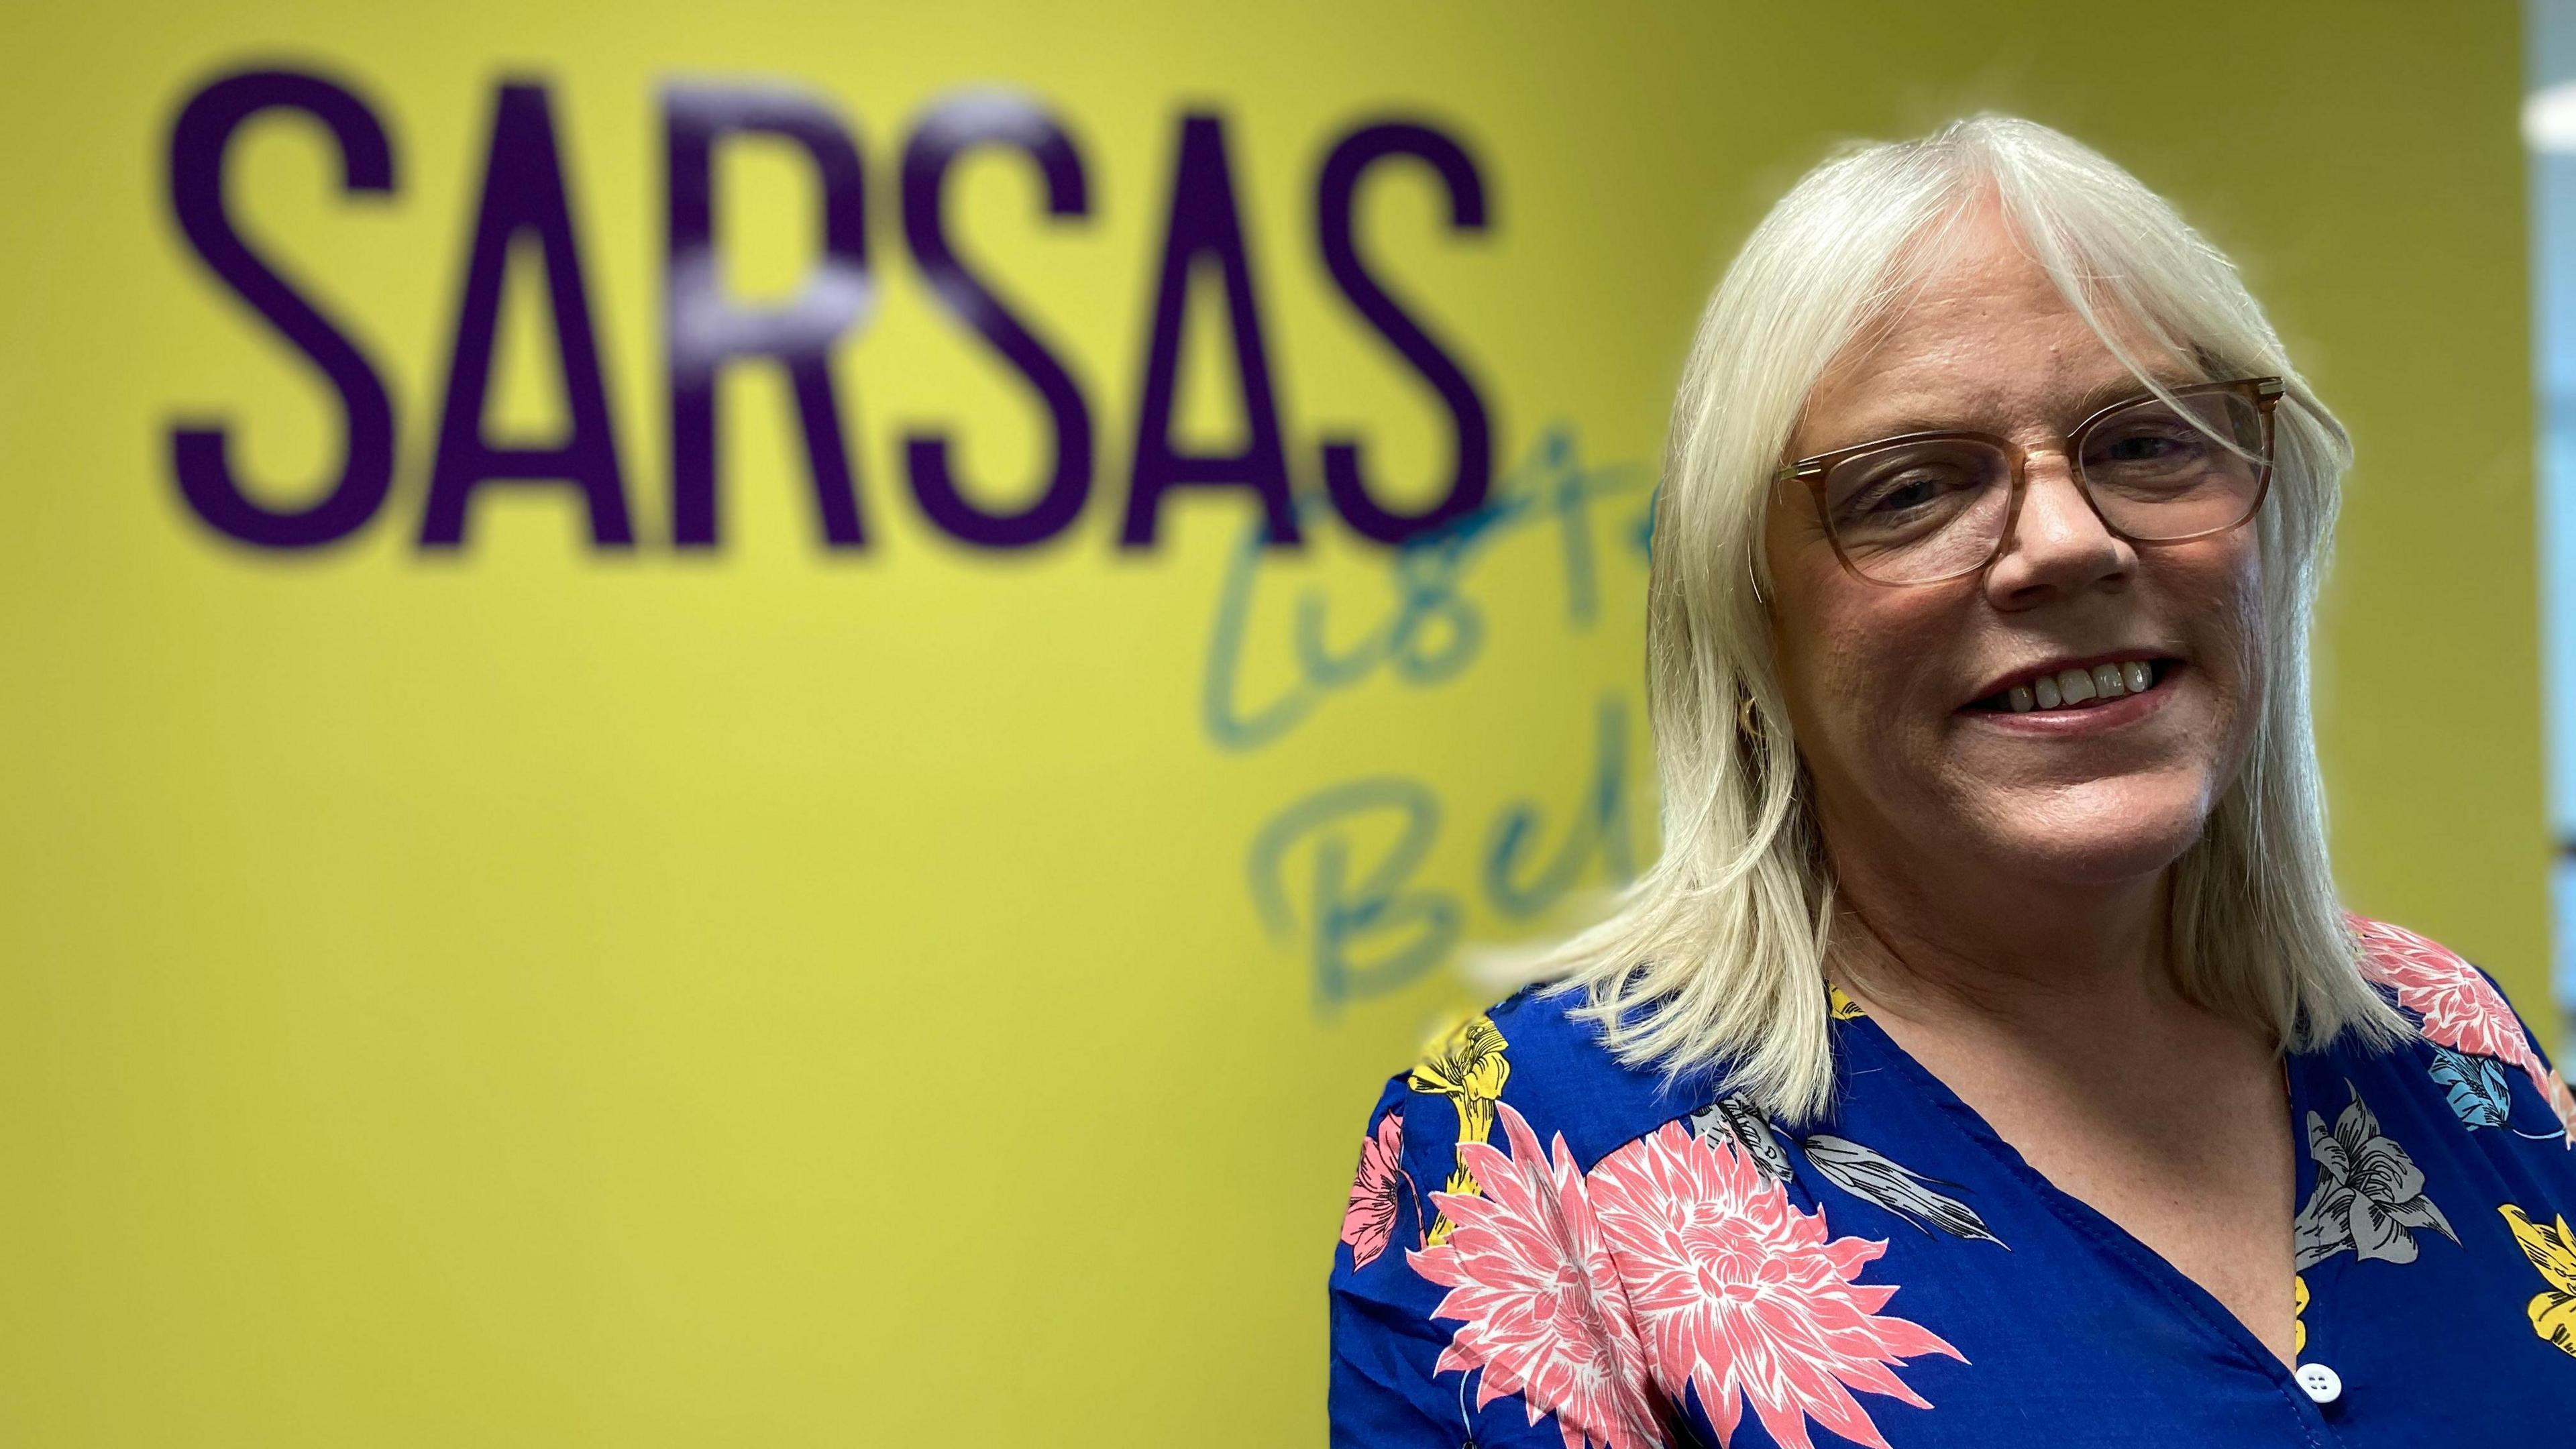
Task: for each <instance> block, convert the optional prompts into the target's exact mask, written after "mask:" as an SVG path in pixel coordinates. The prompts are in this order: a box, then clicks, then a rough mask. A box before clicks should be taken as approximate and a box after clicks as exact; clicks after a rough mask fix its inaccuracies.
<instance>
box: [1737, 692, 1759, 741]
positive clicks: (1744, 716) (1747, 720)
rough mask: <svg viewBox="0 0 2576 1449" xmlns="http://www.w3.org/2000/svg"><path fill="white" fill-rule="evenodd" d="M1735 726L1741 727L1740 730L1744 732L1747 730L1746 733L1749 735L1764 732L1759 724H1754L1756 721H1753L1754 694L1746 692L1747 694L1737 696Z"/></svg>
mask: <svg viewBox="0 0 2576 1449" xmlns="http://www.w3.org/2000/svg"><path fill="white" fill-rule="evenodd" d="M1735 727H1736V728H1737V729H1740V730H1742V731H1744V732H1745V733H1746V734H1748V735H1754V734H1760V733H1761V732H1762V731H1761V729H1760V728H1759V727H1758V726H1756V725H1755V724H1754V722H1753V696H1752V695H1749V694H1745V695H1738V696H1737V697H1736V701H1735Z"/></svg>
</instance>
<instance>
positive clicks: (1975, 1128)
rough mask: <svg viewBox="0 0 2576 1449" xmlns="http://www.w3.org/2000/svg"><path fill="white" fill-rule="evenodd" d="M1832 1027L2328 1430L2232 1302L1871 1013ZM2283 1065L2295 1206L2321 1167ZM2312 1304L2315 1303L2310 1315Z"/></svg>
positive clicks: (2298, 1091)
mask: <svg viewBox="0 0 2576 1449" xmlns="http://www.w3.org/2000/svg"><path fill="white" fill-rule="evenodd" d="M1834 1024H1835V1025H1836V1026H1838V1027H1841V1028H1843V1029H1844V1030H1845V1031H1847V1032H1854V1033H1857V1034H1858V1035H1859V1037H1860V1039H1861V1040H1862V1041H1864V1042H1866V1043H1868V1044H1869V1046H1870V1047H1871V1048H1872V1049H1873V1050H1875V1051H1876V1052H1877V1053H1879V1055H1880V1056H1881V1057H1882V1058H1884V1060H1885V1061H1886V1063H1887V1064H1888V1066H1889V1067H1890V1068H1891V1069H1892V1070H1893V1071H1895V1072H1896V1074H1897V1075H1898V1076H1899V1077H1901V1078H1902V1079H1904V1080H1905V1081H1906V1083H1907V1084H1908V1085H1910V1086H1911V1087H1912V1088H1913V1089H1914V1090H1915V1091H1916V1092H1918V1093H1920V1094H1921V1095H1922V1097H1923V1099H1924V1100H1926V1101H1929V1102H1931V1103H1933V1104H1934V1105H1936V1106H1938V1107H1939V1108H1940V1109H1941V1115H1942V1116H1943V1117H1944V1118H1945V1119H1946V1120H1948V1122H1949V1123H1950V1125H1951V1126H1952V1127H1953V1128H1954V1129H1955V1130H1957V1131H1958V1133H1959V1135H1960V1136H1962V1137H1964V1138H1966V1139H1968V1140H1969V1141H1971V1142H1973V1143H1975V1144H1976V1145H1977V1146H1978V1147H1979V1148H1981V1149H1983V1150H1984V1151H1985V1152H1986V1153H1987V1154H1989V1155H1990V1156H1992V1157H1993V1158H1994V1159H1995V1160H1996V1161H1997V1162H1998V1163H2000V1164H2001V1165H2002V1166H2003V1168H2004V1170H2005V1171H2006V1172H2008V1173H2010V1174H2011V1175H2012V1176H2013V1177H2014V1178H2015V1179H2017V1180H2018V1181H2019V1182H2021V1184H2022V1185H2023V1186H2024V1187H2026V1188H2027V1189H2029V1191H2030V1192H2031V1193H2032V1194H2033V1195H2034V1196H2035V1197H2036V1198H2037V1199H2038V1200H2039V1201H2040V1202H2041V1203H2042V1204H2043V1205H2045V1206H2046V1207H2047V1208H2048V1209H2049V1211H2050V1212H2052V1213H2053V1214H2055V1215H2056V1216H2057V1217H2058V1218H2059V1219H2060V1220H2061V1221H2063V1222H2064V1223H2066V1225H2067V1226H2069V1227H2070V1228H2072V1229H2074V1230H2075V1232H2076V1234H2077V1235H2078V1236H2079V1237H2082V1238H2085V1239H2087V1240H2089V1241H2090V1242H2092V1243H2093V1244H2094V1245H2095V1246H2096V1247H2098V1248H2099V1249H2101V1250H2102V1251H2103V1252H2104V1253H2107V1254H2108V1255H2110V1256H2111V1257H2112V1258H2113V1259H2115V1260H2117V1261H2119V1262H2120V1263H2121V1264H2123V1265H2124V1266H2126V1267H2127V1268H2128V1269H2129V1270H2130V1271H2131V1272H2134V1273H2136V1274H2138V1275H2139V1276H2140V1277H2142V1278H2143V1279H2145V1280H2146V1282H2147V1283H2148V1284H2149V1285H2150V1286H2152V1287H2154V1288H2155V1289H2156V1290H2157V1291H2158V1293H2159V1294H2160V1295H2161V1296H2162V1298H2163V1299H2164V1300H2165V1301H2166V1302H2167V1303H2168V1304H2170V1305H2171V1306H2172V1307H2173V1308H2174V1309H2175V1310H2176V1312H2178V1313H2179V1314H2180V1316H2181V1317H2182V1318H2183V1319H2184V1320H2186V1321H2187V1322H2189V1323H2191V1324H2192V1325H2194V1327H2195V1328H2196V1329H2198V1330H2199V1331H2200V1332H2201V1333H2203V1334H2204V1335H2206V1336H2208V1337H2210V1338H2212V1339H2214V1340H2216V1341H2217V1342H2218V1343H2219V1344H2220V1345H2223V1346H2224V1347H2225V1348H2226V1349H2227V1350H2229V1351H2230V1352H2231V1354H2232V1356H2234V1357H2236V1358H2240V1359H2243V1360H2245V1361H2246V1362H2248V1363H2249V1364H2251V1365H2252V1366H2253V1367H2255V1368H2256V1369H2258V1370H2260V1371H2261V1372H2263V1373H2265V1374H2267V1375H2268V1376H2269V1377H2270V1378H2271V1379H2272V1381H2273V1385H2274V1387H2275V1388H2277V1389H2278V1390H2279V1392H2280V1394H2281V1396H2282V1398H2283V1399H2284V1400H2285V1401H2287V1402H2288V1403H2289V1405H2290V1406H2291V1408H2292V1409H2293V1410H2294V1411H2295V1412H2296V1413H2297V1414H2298V1415H2299V1416H2300V1418H2301V1420H2302V1421H2303V1422H2304V1423H2306V1424H2307V1425H2309V1426H2310V1427H2311V1429H2312V1430H2313V1431H2317V1432H2323V1431H2324V1430H2325V1427H2326V1426H2325V1421H2324V1416H2323V1414H2322V1413H2320V1412H2319V1410H2318V1407H2317V1405H2316V1403H2315V1402H2314V1401H2313V1400H2311V1399H2310V1398H2309V1397H2308V1394H2307V1391H2306V1390H2305V1389H2302V1388H2301V1387H2300V1386H2299V1382H2298V1379H2297V1377H2296V1376H2295V1373H2294V1370H2293V1366H2292V1365H2289V1364H2285V1363H2283V1362H2282V1361H2281V1360H2280V1359H2278V1358H2276V1357H2274V1356H2273V1353H2272V1350H2271V1349H2269V1348H2267V1347H2265V1346H2264V1344H2263V1340H2262V1339H2260V1338H2258V1337H2256V1336H2255V1334H2254V1331H2253V1330H2252V1329H2249V1328H2247V1327H2246V1326H2245V1322H2244V1320H2242V1319H2240V1318H2238V1317H2237V1316H2236V1315H2235V1313H2234V1312H2232V1311H2231V1310H2229V1308H2228V1307H2227V1305H2226V1304H2224V1303H2221V1302H2219V1301H2218V1298H2217V1295H2215V1294H2213V1293H2211V1292H2210V1291H2209V1290H2208V1289H2206V1288H2204V1287H2202V1286H2201V1285H2200V1284H2199V1282H2197V1281H2196V1280H2194V1279H2193V1278H2192V1276H2191V1275H2190V1274H2188V1273H2185V1272H2183V1271H2182V1270H2181V1269H2179V1268H2177V1267H2175V1266H2174V1265H2173V1263H2172V1261H2171V1260H2170V1259H2168V1258H2166V1257H2165V1255H2164V1254H2162V1253H2159V1252H2157V1251H2156V1250H2155V1249H2154V1248H2151V1247H2149V1246H2147V1244H2146V1243H2145V1242H2144V1241H2142V1240H2141V1239H2140V1238H2139V1237H2138V1236H2137V1235H2136V1234H2135V1233H2132V1232H2130V1231H2129V1230H2128V1229H2127V1228H2124V1227H2122V1226H2120V1225H2119V1224H2118V1223H2117V1222H2114V1221H2112V1220H2111V1218H2110V1217H2109V1216H2107V1215H2105V1214H2104V1213H2103V1212H2102V1211H2101V1210H2100V1209H2098V1208H2095V1207H2094V1206H2093V1205H2092V1204H2090V1203H2088V1202H2086V1201H2084V1200H2083V1199H2082V1198H2079V1197H2077V1196H2075V1195H2074V1194H2073V1193H2071V1192H2068V1191H2066V1190H2065V1189H2064V1188H2061V1187H2059V1186H2058V1185H2057V1184H2056V1183H2054V1182H2052V1181H2050V1180H2049V1178H2048V1176H2047V1174H2045V1173H2043V1172H2041V1171H2040V1170H2039V1169H2038V1168H2036V1167H2033V1166H2032V1165H2031V1164H2030V1162H2029V1160H2028V1159H2027V1158H2025V1157H2023V1156H2022V1155H2021V1151H2020V1149H2018V1148H2016V1147H2014V1146H2013V1145H2012V1144H2011V1143H2009V1142H2006V1141H2005V1140H2004V1139H2003V1134H2001V1133H1999V1132H1997V1131H1996V1130H1995V1129H1994V1125H1993V1124H1992V1123H1990V1122H1988V1121H1987V1120H1986V1119H1985V1115H1984V1114H1983V1113H1980V1112H1979V1111H1977V1109H1976V1108H1974V1107H1971V1106H1969V1105H1968V1104H1967V1102H1966V1101H1965V1100H1964V1099H1962V1098H1961V1097H1960V1096H1959V1094H1958V1093H1956V1092H1954V1091H1952V1090H1950V1086H1949V1084H1948V1083H1946V1082H1944V1081H1942V1080H1941V1079H1940V1077H1938V1076H1936V1075H1935V1074H1934V1073H1933V1072H1932V1070H1931V1069H1930V1068H1929V1067H1926V1066H1924V1065H1923V1063H1922V1062H1920V1061H1918V1060H1917V1059H1916V1058H1915V1056H1914V1054H1913V1053H1912V1052H1909V1051H1907V1050H1906V1049H1905V1048H1904V1047H1903V1046H1900V1045H1899V1044H1898V1043H1897V1040H1896V1038H1894V1037H1892V1036H1890V1035H1888V1033H1887V1029H1886V1028H1884V1027H1882V1026H1880V1025H1879V1024H1878V1022H1877V1021H1875V1020H1873V1019H1872V1018H1871V1016H1870V1014H1869V1013H1868V1012H1867V1011H1865V1010H1855V1011H1853V1012H1852V1013H1851V1014H1850V1015H1848V1016H1838V1017H1837V1019H1836V1021H1835V1023H1834ZM2282 1060H2283V1080H2284V1084H2285V1086H2286V1091H2285V1092H2284V1094H2283V1095H2284V1103H2283V1105H2284V1109H2285V1117H2286V1121H2285V1122H2284V1124H2283V1125H2284V1130H2286V1131H2287V1132H2288V1133H2289V1134H2290V1157H2291V1163H2292V1193H2291V1199H2290V1200H2291V1202H2292V1203H2293V1204H2297V1203H2300V1202H2304V1201H2306V1200H2307V1197H2308V1195H2309V1193H2310V1192H2312V1191H2313V1190H2314V1187H2315V1164H2314V1163H2313V1162H2311V1161H2310V1160H2309V1155H2308V1152H2307V1150H2306V1139H2305V1134H2304V1127H2303V1124H2304V1123H2305V1122H2306V1121H2307V1112H2308V1091H2307V1084H2306V1083H2305V1082H2304V1081H2302V1080H2301V1078H2302V1076H2303V1074H2302V1073H2301V1072H2299V1071H2298V1070H2297V1061H2298V1058H2297V1057H2295V1056H2292V1055H2289V1054H2286V1053H2285V1054H2284V1056H2283V1059H2282ZM2293 1276H2294V1277H2295V1276H2296V1275H2295V1274H2293ZM2281 1291H2282V1293H2283V1294H2284V1295H2287V1294H2289V1293H2291V1292H2292V1285H2290V1284H2288V1283H2284V1284H2282V1285H2281ZM2314 1306H2315V1305H2314V1304H2313V1303H2312V1304H2311V1309H2312V1310H2313V1308H2314ZM2317 1328H2318V1325H2316V1324H2314V1323H2311V1324H2310V1325H2309V1329H2308V1335H2309V1336H2308V1343H2307V1347H2309V1348H2313V1347H2315V1345H2316V1333H2317ZM2311 1357H2312V1355H2310V1354H2308V1353H2306V1352H2305V1351H2302V1352H2301V1354H2300V1359H2301V1361H2302V1362H2306V1361H2309V1360H2310V1359H2311Z"/></svg>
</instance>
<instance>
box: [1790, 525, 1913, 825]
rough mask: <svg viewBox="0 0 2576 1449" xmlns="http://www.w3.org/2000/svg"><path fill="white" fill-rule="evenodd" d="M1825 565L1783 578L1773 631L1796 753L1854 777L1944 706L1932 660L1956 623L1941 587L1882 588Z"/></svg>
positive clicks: (1830, 772)
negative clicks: (1909, 726) (1908, 726)
mask: <svg viewBox="0 0 2576 1449" xmlns="http://www.w3.org/2000/svg"><path fill="white" fill-rule="evenodd" d="M1825 570H1829V572H1827V571H1822V570H1810V571H1802V574H1801V576H1800V578H1799V579H1798V580H1797V582H1796V584H1794V585H1790V584H1788V583H1787V581H1786V580H1785V579H1784V581H1783V582H1784V587H1783V589H1782V597H1781V599H1780V600H1779V607H1778V609H1777V610H1776V611H1775V615H1774V617H1775V621H1776V622H1775V623H1774V626H1773V630H1772V640H1773V648H1774V652H1775V657H1776V658H1777V659H1778V660H1779V664H1780V676H1781V681H1782V684H1783V685H1784V686H1785V687H1786V689H1787V691H1788V695H1789V701H1790V711H1791V717H1792V721H1793V723H1794V724H1795V726H1796V728H1797V731H1798V741H1799V746H1800V753H1802V754H1803V755H1805V756H1806V757H1807V763H1808V767H1809V768H1810V769H1812V770H1814V771H1816V772H1817V773H1818V774H1820V775H1823V776H1825V777H1827V778H1834V777H1845V778H1848V777H1852V776H1856V775H1858V774H1862V773H1866V763H1867V762H1868V761H1870V760H1873V759H1884V758H1888V757H1889V756H1890V755H1891V754H1892V753H1893V751H1892V748H1891V747H1890V745H1889V744H1888V741H1890V740H1891V739H1892V738H1894V737H1895V736H1896V735H1898V734H1899V733H1901V732H1902V730H1903V728H1904V725H1905V722H1907V721H1911V720H1919V719H1924V718H1929V717H1931V716H1933V715H1940V714H1944V713H1946V710H1947V700H1946V699H1945V698H1944V697H1942V696H1941V694H1940V691H1939V690H1937V689H1934V688H1932V687H1931V686H1930V683H1929V681H1931V680H1932V679H1933V677H1934V675H1933V671H1932V670H1931V669H1930V668H1928V667H1927V666H1928V665H1930V664H1931V663H1932V662H1934V661H1937V660H1939V659H1941V658H1942V657H1943V655H1942V650H1943V649H1944V648H1945V647H1946V645H1945V643H1944V641H1946V640H1951V639H1955V638H1956V637H1957V632H1958V628H1959V625H1958V621H1957V619H1956V618H1955V617H1953V616H1954V614H1955V610H1954V609H1952V608H1950V607H1947V606H1946V604H1947V601H1946V600H1945V599H1944V598H1943V597H1941V595H1942V594H1943V593H1944V592H1945V591H1943V590H1938V589H1908V590H1901V591H1900V590H1895V589H1883V588H1877V587H1874V586H1872V585H1869V584H1865V583H1862V582H1861V581H1859V580H1857V579H1854V578H1852V577H1850V576H1849V575H1848V574H1845V573H1843V572H1842V570H1841V568H1840V567H1839V565H1835V564H1833V563H1832V562H1831V561H1830V560H1828V561H1827V562H1826V565H1825Z"/></svg>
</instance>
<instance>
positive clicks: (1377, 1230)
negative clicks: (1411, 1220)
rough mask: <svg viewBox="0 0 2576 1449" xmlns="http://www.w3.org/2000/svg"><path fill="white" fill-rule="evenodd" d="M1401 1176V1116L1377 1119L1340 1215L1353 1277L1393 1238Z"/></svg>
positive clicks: (1362, 1146) (1392, 1114) (1362, 1148)
mask: <svg viewBox="0 0 2576 1449" xmlns="http://www.w3.org/2000/svg"><path fill="white" fill-rule="evenodd" d="M1403 1181H1405V1176H1404V1113H1403V1111H1402V1110H1400V1109H1399V1110H1397V1111H1393V1112H1389V1113H1387V1114H1386V1115H1385V1116H1383V1117H1380V1118H1378V1119H1377V1130H1376V1131H1374V1132H1371V1133H1370V1134H1369V1135H1368V1140H1366V1141H1364V1142H1362V1143H1361V1144H1360V1175H1359V1180H1358V1181H1356V1182H1353V1183H1352V1184H1351V1205H1350V1206H1349V1207H1347V1208H1345V1209H1343V1211H1342V1241H1343V1242H1345V1243H1348V1244H1350V1245H1351V1271H1352V1272H1354V1273H1356V1272H1358V1271H1359V1270H1360V1269H1362V1268H1365V1267H1367V1266H1368V1265H1369V1264H1370V1263H1372V1262H1374V1261H1376V1259H1377V1256H1378V1254H1380V1253H1383V1252H1385V1251H1386V1240H1387V1239H1388V1238H1390V1237H1392V1236H1394V1234H1395V1209H1396V1196H1395V1190H1396V1187H1397V1185H1398V1184H1400V1183H1402V1182H1403Z"/></svg>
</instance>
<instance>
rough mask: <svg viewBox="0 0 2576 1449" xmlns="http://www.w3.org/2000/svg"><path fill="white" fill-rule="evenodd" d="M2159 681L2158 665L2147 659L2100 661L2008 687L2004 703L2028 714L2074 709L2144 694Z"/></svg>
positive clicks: (2014, 710)
mask: <svg viewBox="0 0 2576 1449" xmlns="http://www.w3.org/2000/svg"><path fill="white" fill-rule="evenodd" d="M2155 682H2156V671H2155V666H2153V665H2151V664H2149V663H2147V662H2146V661H2145V660H2143V659H2132V660H2129V661H2127V662H2126V663H2122V664H2096V665H2094V666H2093V667H2092V668H2090V669H2061V670H2059V671H2058V672H2057V673H2055V674H2048V675H2042V676H2041V677H2039V678H2037V679H2034V680H2032V681H2031V682H2030V683H2028V684H2016V685H2014V686H2013V687H2012V688H2010V689H2007V690H2005V691H2004V693H2003V705H2004V708H2005V709H2006V710H2009V711H2010V712H2012V713H2014V714H2028V713H2029V712H2030V711H2032V710H2034V709H2061V708H2062V709H2073V708H2075V707H2076V706H2078V705H2083V704H2089V703H2091V702H2092V701H2094V700H2097V699H2098V700H2103V701H2106V702H2107V701H2110V700H2114V699H2119V698H2122V697H2123V696H2126V695H2132V694H2143V693H2145V692H2146V691H2147V690H2148V689H2149V688H2151V687H2152V686H2153V685H2154V684H2155Z"/></svg>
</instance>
